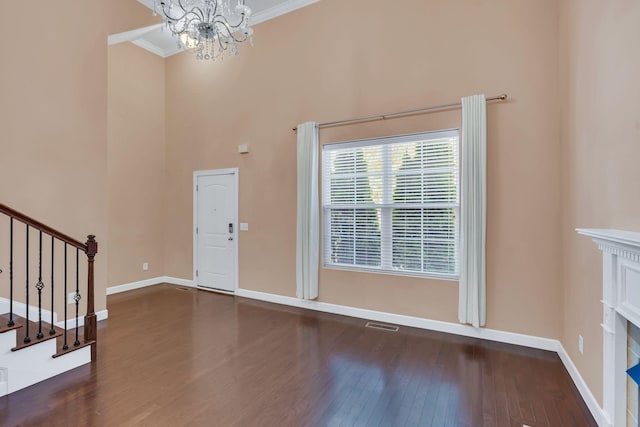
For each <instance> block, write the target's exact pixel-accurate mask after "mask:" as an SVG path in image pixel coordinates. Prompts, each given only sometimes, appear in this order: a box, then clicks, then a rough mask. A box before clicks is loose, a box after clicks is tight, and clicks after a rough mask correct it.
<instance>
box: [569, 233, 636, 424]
mask: <svg viewBox="0 0 640 427" xmlns="http://www.w3.org/2000/svg"><path fill="white" fill-rule="evenodd" d="M577 232H578V233H580V234H582V235H585V236H588V237H590V238H591V239H592V240H593V241H594V242H595V243H596V244H597V245H598V248H599V249H600V250H601V251H602V263H603V264H602V266H603V268H602V311H603V317H602V325H601V326H602V329H603V344H604V348H603V395H602V410H603V415H604V417H605V419H606V423H607V425H609V426H615V427H620V426H626V425H627V374H626V369H627V366H628V360H627V345H628V343H627V337H628V335H627V334H628V333H627V326H628V324H629V323H631V324H633V325H635V326H636V327H640V233H636V232H631V231H621V230H605V229H577Z"/></svg>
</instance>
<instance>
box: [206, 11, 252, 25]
mask: <svg viewBox="0 0 640 427" xmlns="http://www.w3.org/2000/svg"><path fill="white" fill-rule="evenodd" d="M248 21H249V18H247V16H246V15H245V13H244V12H242V16H241V17H240V22H238V23H237V24H235V25H232V24H230V23H229V20H228V19H227V18H226V17H224V16H222V15H217V16H216V17H215V19H214V22H216V23H218V22H219V23H221V24H223V25H225V26H227V27H230V28H234V29H236V28H240V27H242V25H243V24H245V23H247V22H248Z"/></svg>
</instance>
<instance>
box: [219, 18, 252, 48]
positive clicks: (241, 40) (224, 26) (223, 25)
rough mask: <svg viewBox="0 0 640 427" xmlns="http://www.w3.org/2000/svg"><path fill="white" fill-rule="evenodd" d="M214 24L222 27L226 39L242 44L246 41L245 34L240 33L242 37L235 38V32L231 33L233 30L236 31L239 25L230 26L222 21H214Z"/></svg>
mask: <svg viewBox="0 0 640 427" xmlns="http://www.w3.org/2000/svg"><path fill="white" fill-rule="evenodd" d="M215 23H216V24H221V25H222V27H223V28H224V29H225V30H227V35H228V37H230V38H231V39H232V40H233V41H234V42H236V43H242V42H244V41H246V40H247V35H246V34H244V33H241V34H242V35H243V37H237V36H236V32H235V31H233V30H236V29H238V28H240V24H238V25H230V24H229V23H228V22H227V21H222V20H216V21H215Z"/></svg>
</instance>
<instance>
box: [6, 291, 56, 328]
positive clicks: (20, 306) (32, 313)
mask: <svg viewBox="0 0 640 427" xmlns="http://www.w3.org/2000/svg"><path fill="white" fill-rule="evenodd" d="M9 307H10V301H9V299H8V298H3V297H0V313H8V312H9ZM26 307H27V305H26V304H25V303H23V302H18V301H15V300H14V301H13V314H17V315H18V316H20V317H27V315H26V313H27V310H26ZM41 312H42V320H43V321H45V322H47V323H48V322H49V321H51V310H47V309H44V308H43V309H42V311H41ZM34 319H36V321H37V320H38V307H37V306H33V305H30V306H29V320H34ZM57 321H58V313H56V312H54V313H53V323H55V322H57Z"/></svg>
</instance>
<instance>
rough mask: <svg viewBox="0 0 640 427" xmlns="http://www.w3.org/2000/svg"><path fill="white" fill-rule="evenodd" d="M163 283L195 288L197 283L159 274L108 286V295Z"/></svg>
mask: <svg viewBox="0 0 640 427" xmlns="http://www.w3.org/2000/svg"><path fill="white" fill-rule="evenodd" d="M163 283H168V284H170V285H177V286H188V287H191V288H195V284H194V282H193V280H188V279H178V278H176V277H169V276H159V277H154V278H151V279H146V280H140V281H138V282H132V283H125V284H123V285H118V286H111V287H109V288H107V295H114V294H119V293H121V292H127V291H133V290H135V289H141V288H146V287H149V286H155V285H160V284H163Z"/></svg>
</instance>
